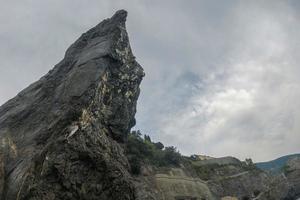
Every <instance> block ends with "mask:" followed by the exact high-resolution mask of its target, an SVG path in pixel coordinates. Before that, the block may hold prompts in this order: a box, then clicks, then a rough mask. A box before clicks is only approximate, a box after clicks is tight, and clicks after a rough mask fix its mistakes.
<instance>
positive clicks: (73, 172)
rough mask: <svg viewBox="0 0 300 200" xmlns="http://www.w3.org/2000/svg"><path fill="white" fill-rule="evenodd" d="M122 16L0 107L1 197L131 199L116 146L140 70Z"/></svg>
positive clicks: (127, 122)
mask: <svg viewBox="0 0 300 200" xmlns="http://www.w3.org/2000/svg"><path fill="white" fill-rule="evenodd" d="M126 16H127V13H126V11H123V10H121V11H118V12H117V13H116V14H115V15H114V16H113V17H112V18H110V19H106V20H104V21H102V22H101V23H100V24H98V25H97V26H96V27H94V28H92V29H91V30H89V31H88V32H86V33H84V34H83V35H82V36H81V37H80V38H79V39H78V40H77V41H76V42H75V43H74V44H73V45H71V47H70V48H69V49H68V50H67V52H66V54H65V57H64V59H63V60H62V61H61V62H60V63H59V64H57V65H56V66H55V67H54V69H53V70H51V71H50V72H49V73H48V74H47V75H45V76H44V77H42V78H41V79H40V80H39V81H37V82H35V83H33V84H32V85H30V86H29V87H28V88H26V89H25V90H23V91H22V92H20V93H19V94H18V95H17V96H16V97H15V98H13V99H11V100H10V101H8V102H7V103H5V104H4V105H2V106H1V107H0V142H1V146H0V147H1V148H0V199H1V200H11V199H14V200H15V199H18V200H19V199H36V200H38V199H134V198H135V188H134V184H133V181H132V179H131V176H130V174H129V172H128V170H129V167H128V165H129V164H128V161H127V159H126V157H125V156H124V154H123V148H122V147H121V145H120V144H119V142H122V141H123V140H124V139H125V138H126V134H127V133H128V131H129V130H130V129H131V127H132V126H133V125H134V124H135V118H134V115H135V112H136V102H137V98H138V96H139V84H140V82H141V80H142V77H143V76H144V72H143V69H142V68H141V66H140V65H139V64H138V63H137V62H136V61H135V57H134V56H133V54H132V51H131V48H130V44H129V41H128V36H127V32H126V28H125V21H126Z"/></svg>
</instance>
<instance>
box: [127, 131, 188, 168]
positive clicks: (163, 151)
mask: <svg viewBox="0 0 300 200" xmlns="http://www.w3.org/2000/svg"><path fill="white" fill-rule="evenodd" d="M125 153H126V156H127V158H128V161H129V163H130V166H131V172H132V173H133V174H139V173H140V169H141V166H142V164H151V165H154V166H158V167H164V166H178V165H179V164H180V162H181V159H182V157H181V155H180V153H179V152H178V151H177V149H176V147H173V146H171V147H164V145H163V144H162V143H161V142H156V143H155V142H152V141H151V138H150V136H148V135H144V137H142V134H141V132H140V131H132V132H131V133H130V134H129V135H128V138H127V142H126V146H125Z"/></svg>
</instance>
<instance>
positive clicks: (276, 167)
mask: <svg viewBox="0 0 300 200" xmlns="http://www.w3.org/2000/svg"><path fill="white" fill-rule="evenodd" d="M296 157H300V154H292V155H286V156H282V157H280V158H277V159H275V160H271V161H268V162H259V163H255V165H256V166H257V167H258V168H260V169H262V170H266V171H271V172H274V173H279V172H280V171H281V170H282V168H283V167H284V166H285V165H286V164H287V162H288V161H289V160H290V159H293V158H296Z"/></svg>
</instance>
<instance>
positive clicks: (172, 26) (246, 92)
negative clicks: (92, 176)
mask: <svg viewBox="0 0 300 200" xmlns="http://www.w3.org/2000/svg"><path fill="white" fill-rule="evenodd" d="M0 5H1V6H0V24H1V27H0V44H1V45H0V60H1V65H0V104H3V103H4V102H5V101H7V100H8V99H10V98H12V97H14V96H15V95H16V94H17V93H18V92H19V91H20V90H22V89H23V88H25V87H27V86H28V85H29V84H30V83H32V82H33V81H36V80H38V79H39V78H40V77H41V76H42V75H44V74H45V73H47V72H48V71H49V70H50V69H51V68H52V67H53V66H54V65H55V64H56V63H58V62H59V61H60V60H61V59H62V58H63V55H64V52H65V50H66V49H67V47H68V46H69V45H70V44H71V43H72V42H74V41H75V40H76V39H77V38H78V37H79V36H80V35H81V34H82V33H83V32H85V31H87V30H88V29H89V28H91V27H93V26H94V25H96V24H97V23H99V22H100V21H102V20H103V19H105V18H108V17H110V16H111V15H112V14H113V13H114V12H115V11H116V10H118V9H126V10H127V11H128V12H129V13H128V20H127V30H128V32H129V37H130V41H131V46H132V49H133V51H134V54H135V56H136V57H137V60H138V62H139V63H140V64H141V65H142V66H143V68H144V69H145V73H146V77H145V79H144V81H143V82H142V85H141V89H142V91H141V96H140V99H139V103H138V113H137V116H136V117H137V126H136V128H137V129H140V130H142V132H143V133H144V134H149V135H150V136H151V137H152V139H153V140H155V141H162V142H163V143H164V144H165V145H174V146H177V147H178V149H179V150H180V152H181V153H183V154H186V155H187V154H194V153H195V154H206V155H211V156H216V157H221V156H226V155H232V156H235V157H238V158H240V159H242V160H244V159H245V158H246V157H251V158H253V160H254V161H262V160H270V159H273V158H276V157H278V156H281V155H285V154H290V153H297V152H300V123H299V122H300V78H299V77H300V66H299V64H300V39H299V35H300V18H299V17H300V12H299V11H300V1H297V0H294V1H288V0H286V1H275V0H269V1H263V0H260V1H250V0H249V1H242V0H241V1H234V0H232V1H231V0H227V1H219V0H215V1H213V0H205V1H200V0H194V1H193V0H189V1H184V0H181V1H178V0H168V1H166V0H165V1H161V0H156V1H153V0H152V1H146V0H145V1H142V0H132V1H124V0H119V1H112V0H107V1H100V0H88V1H82V0H43V1H40V0H22V1H19V0H9V1H8V0H0Z"/></svg>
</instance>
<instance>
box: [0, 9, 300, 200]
mask: <svg viewBox="0 0 300 200" xmlns="http://www.w3.org/2000/svg"><path fill="white" fill-rule="evenodd" d="M126 16H127V13H126V11H123V10H121V11H118V12H117V13H116V14H115V15H114V16H113V17H112V18H110V19H106V20H104V21H103V22H101V23H100V24H98V25H97V26H96V27H94V28H92V29H91V30H89V31H88V32H86V33H84V34H83V35H82V36H81V37H80V38H79V39H78V40H77V41H76V42H75V43H74V44H73V45H71V47H70V48H69V49H68V50H67V52H66V54H65V57H64V59H63V60H62V61H61V62H60V63H59V64H57V65H56V66H55V67H54V69H53V70H51V71H50V72H49V73H48V74H47V75H45V76H44V77H42V78H41V79H40V80H39V81H37V82H35V83H33V84H32V85H30V86H29V87H28V88H26V89H25V90H23V91H22V92H21V93H19V94H18V95H17V96H16V97H15V98H13V99H11V100H10V101H8V102H7V103H5V104H4V105H3V106H1V107H0V142H1V145H0V199H1V200H25V199H26V200H27V199H28V200H54V199H55V200H60V199H61V200H62V199H64V200H71V199H83V200H85V199H86V200H87V199H89V200H94V199H112V200H133V199H139V200H160V199H165V200H174V199H176V200H200V199H201V200H204V199H206V200H215V199H256V200H258V199H259V200H269V199H284V198H285V199H294V197H295V196H297V197H298V196H299V178H298V177H299V160H295V161H291V162H290V163H289V165H288V171H287V173H286V176H287V178H286V177H285V176H283V175H282V176H278V177H273V176H271V175H269V174H267V173H265V172H263V171H261V170H258V169H257V168H256V167H255V166H254V165H253V163H251V162H250V163H247V162H246V163H245V162H241V161H239V160H238V159H235V158H232V157H225V158H210V157H206V156H201V157H198V158H197V156H194V157H191V158H187V157H183V156H180V154H179V153H178V152H176V151H175V150H176V149H175V150H174V148H169V150H168V151H166V149H167V148H165V149H163V148H164V147H163V145H162V144H161V143H160V144H159V143H152V142H151V140H150V137H149V136H148V139H147V140H146V139H144V141H143V139H141V137H140V136H139V134H135V135H137V137H136V136H135V137H136V138H135V140H132V143H130V138H131V137H128V138H127V134H128V133H129V131H130V129H131V127H132V126H134V124H135V118H134V115H135V112H136V103H137V98H138V96H139V84H140V82H141V80H142V77H143V76H144V72H143V69H142V68H141V66H140V65H139V64H138V63H137V62H136V61H135V57H134V56H133V54H132V51H131V48H130V44H129V41H128V35H127V32H126V28H125V21H126ZM131 139H132V138H131ZM126 141H127V142H126ZM123 142H126V143H125V144H124V143H123ZM129 145H137V148H131V149H133V150H134V151H133V150H132V151H131V152H130V151H129V152H128V149H130V148H128V146H129ZM124 147H125V149H127V152H126V154H125V153H124ZM131 147H135V146H131ZM172 149H173V151H170V150H172ZM143 150H144V151H143ZM141 152H142V153H141ZM151 152H152V153H151ZM170 153H171V154H170ZM147 156H148V157H147ZM132 158H135V159H132ZM166 158H168V159H167V160H168V162H163V161H165V160H163V159H166ZM128 159H129V160H130V159H131V161H132V163H131V167H130V164H129V162H128ZM195 159H196V160H195ZM137 160H138V162H135V163H134V161H137ZM151 160H152V162H150V161H151ZM157 161H160V162H157ZM175 161H176V162H175ZM155 163H156V164H155ZM138 167H141V168H142V169H141V170H140V168H138ZM134 168H136V169H138V170H136V172H138V171H141V173H140V174H136V173H134V171H133V170H132V169H134ZM288 192H289V194H288Z"/></svg>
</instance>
